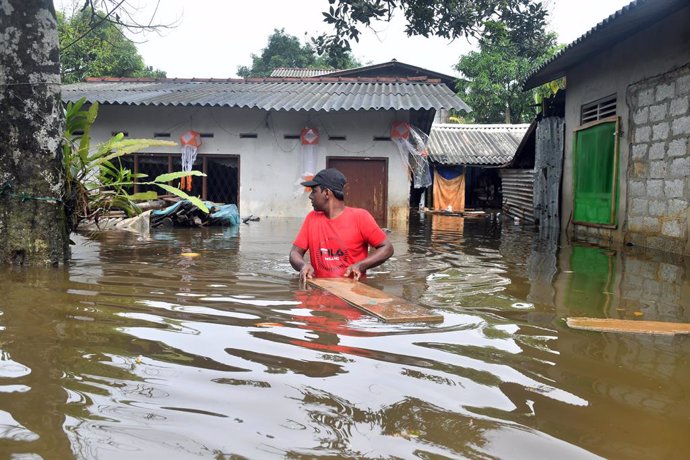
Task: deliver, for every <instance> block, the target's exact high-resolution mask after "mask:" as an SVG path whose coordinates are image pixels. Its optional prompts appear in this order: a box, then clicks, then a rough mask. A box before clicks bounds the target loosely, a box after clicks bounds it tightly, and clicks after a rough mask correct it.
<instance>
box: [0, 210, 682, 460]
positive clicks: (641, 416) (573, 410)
mask: <svg viewBox="0 0 690 460" xmlns="http://www.w3.org/2000/svg"><path fill="white" fill-rule="evenodd" d="M299 225H300V221H299V220H297V219H295V220H264V221H261V222H251V223H249V224H248V225H241V226H240V227H239V228H227V229H223V228H212V229H209V228H206V229H200V230H199V229H194V230H189V229H182V230H173V231H165V232H158V233H154V234H152V235H151V236H150V237H146V238H144V237H142V236H140V235H137V234H134V233H126V232H107V233H103V234H100V235H98V236H79V235H75V236H74V238H73V239H75V241H76V243H77V244H76V246H75V248H74V251H73V260H72V262H71V264H70V265H69V266H68V267H66V268H64V269H36V268H32V269H28V270H21V269H16V268H15V269H3V270H2V273H0V292H1V293H2V296H1V298H0V310H1V313H2V314H1V315H0V348H1V354H0V454H2V455H1V456H2V458H8V457H10V456H11V457H13V458H21V459H37V458H43V459H63V458H64V459H67V458H85V459H121V458H126V459H147V460H151V459H157V458H163V459H166V460H168V459H177V458H181V459H182V458H259V459H264V458H285V457H288V458H320V457H330V458H336V457H337V458H342V457H351V458H423V459H432V458H433V459H437V458H509V459H513V458H530V459H533V458H558V459H566V458H595V457H606V458H625V459H650V458H654V459H656V458H664V459H671V458H687V455H688V449H689V448H690V436H689V435H690V363H689V362H688V361H689V360H690V338H688V337H685V336H675V337H669V336H650V335H634V334H614V333H599V332H586V331H576V330H571V329H569V328H568V327H567V326H566V325H565V323H564V321H563V318H565V317H568V316H596V317H616V318H618V317H620V318H629V319H636V318H642V319H646V320H660V321H676V322H689V321H690V275H688V273H689V270H690V261H688V260H687V259H684V258H682V257H675V256H671V255H668V254H660V253H651V252H645V251H643V250H640V249H637V248H625V249H623V250H618V251H615V250H607V249H601V248H596V247H593V246H587V245H575V244H567V245H563V246H561V247H558V246H557V245H556V243H555V242H554V240H553V239H550V238H547V237H546V236H540V235H539V234H536V233H535V232H534V230H532V229H531V228H527V227H523V226H520V225H515V224H514V223H513V222H512V221H511V222H502V221H500V220H499V219H488V218H478V219H471V220H470V219H462V218H459V217H451V216H431V215H419V214H416V213H415V214H412V216H411V217H410V222H409V224H407V223H406V224H404V225H402V226H399V227H396V226H393V227H391V233H390V235H389V237H390V239H391V240H392V242H393V243H394V245H395V248H396V254H395V256H394V258H393V259H391V260H390V261H388V262H387V263H386V264H384V265H383V266H381V267H378V269H376V270H374V271H373V272H372V273H370V276H369V278H368V280H367V282H368V283H369V284H371V285H373V286H375V287H378V288H380V289H383V290H384V291H386V292H390V293H391V294H395V295H398V296H402V297H404V298H406V299H407V300H410V301H412V302H415V303H418V304H422V305H425V306H428V307H429V308H430V309H432V310H433V311H434V312H436V313H440V314H442V315H443V316H444V321H443V323H441V324H433V325H428V324H402V325H400V324H398V325H391V324H385V323H382V322H380V321H378V320H376V319H374V318H372V317H370V316H367V315H366V314H363V313H359V312H358V311H357V310H355V309H354V308H352V307H349V306H348V305H347V304H343V303H342V301H339V300H338V299H336V298H334V297H333V296H331V295H329V294H326V293H324V292H322V291H319V290H303V289H301V288H300V285H299V282H298V279H297V276H296V273H295V272H293V271H292V269H291V267H290V265H289V264H288V260H287V254H288V251H289V249H290V246H291V241H292V237H293V236H294V235H295V234H296V232H297V230H298V228H299ZM187 252H193V253H198V254H199V255H198V256H197V257H185V256H181V254H182V253H187Z"/></svg>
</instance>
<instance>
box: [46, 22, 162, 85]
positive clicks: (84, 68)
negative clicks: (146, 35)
mask: <svg viewBox="0 0 690 460" xmlns="http://www.w3.org/2000/svg"><path fill="white" fill-rule="evenodd" d="M105 15H106V13H103V12H100V11H96V12H91V11H88V10H81V11H77V12H76V13H74V15H73V16H71V17H65V15H64V14H63V13H61V12H58V14H57V21H58V36H59V43H60V63H61V75H62V81H63V83H74V82H77V81H82V80H84V79H85V78H86V77H153V78H160V77H165V72H163V71H161V70H154V69H152V68H151V67H147V66H146V65H145V64H144V59H143V58H142V57H141V55H140V54H139V52H138V51H137V48H136V46H135V44H134V43H133V42H132V40H130V39H129V38H127V37H126V36H125V35H124V32H123V26H122V25H120V24H116V23H113V22H109V21H106V20H105Z"/></svg>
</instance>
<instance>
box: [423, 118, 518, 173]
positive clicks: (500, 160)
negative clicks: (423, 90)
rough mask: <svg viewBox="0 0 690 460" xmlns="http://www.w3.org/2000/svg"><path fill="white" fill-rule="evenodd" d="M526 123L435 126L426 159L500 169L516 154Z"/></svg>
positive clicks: (442, 162)
mask: <svg viewBox="0 0 690 460" xmlns="http://www.w3.org/2000/svg"><path fill="white" fill-rule="evenodd" d="M528 127H529V124H519V125H459V124H435V125H433V126H432V127H431V134H430V135H429V157H430V158H431V159H432V160H433V161H435V162H437V163H441V164H452V165H488V166H499V165H502V164H504V163H507V162H508V161H510V160H511V159H512V158H513V155H515V151H516V150H517V147H518V145H520V141H521V140H522V137H523V136H524V135H525V133H526V132H527V128H528Z"/></svg>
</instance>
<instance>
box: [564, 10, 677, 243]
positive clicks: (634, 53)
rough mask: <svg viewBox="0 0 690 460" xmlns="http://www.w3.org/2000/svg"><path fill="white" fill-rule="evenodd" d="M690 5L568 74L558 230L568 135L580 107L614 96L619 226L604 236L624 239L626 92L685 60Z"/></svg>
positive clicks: (569, 183) (568, 198) (569, 199)
mask: <svg viewBox="0 0 690 460" xmlns="http://www.w3.org/2000/svg"><path fill="white" fill-rule="evenodd" d="M688 24H690V7H685V8H683V9H681V10H679V11H678V12H676V13H674V14H673V15H671V16H669V17H667V18H665V19H663V20H662V21H660V22H658V23H656V24H654V25H652V26H651V27H649V28H648V29H644V30H642V31H640V32H639V33H637V34H634V35H631V36H630V37H629V38H627V39H626V40H623V41H620V42H618V43H617V44H616V45H615V46H612V47H610V48H608V49H605V50H603V51H602V52H601V53H600V54H598V55H597V56H594V57H592V58H591V59H588V60H587V61H586V62H583V63H581V64H580V65H579V66H577V67H575V68H573V69H571V70H569V71H568V73H567V93H566V110H565V111H566V113H565V123H566V138H565V152H566V154H565V164H564V169H563V208H562V211H563V214H562V216H561V228H562V229H564V230H565V229H566V227H567V225H568V223H569V222H570V220H571V214H572V211H573V165H572V144H573V132H574V130H575V128H577V127H578V126H579V125H580V109H581V106H582V105H583V104H586V103H589V102H593V101H596V100H598V99H601V98H603V97H606V96H609V95H612V94H616V95H617V107H616V111H617V115H619V116H620V120H621V125H620V126H621V130H622V136H621V137H620V142H619V149H620V150H619V158H620V162H619V168H620V169H619V171H620V180H619V186H620V199H619V207H618V228H617V229H616V230H615V231H612V232H608V231H607V232H604V233H608V234H609V237H610V238H611V240H612V241H614V242H618V243H620V242H622V241H623V236H624V235H623V230H624V219H625V216H626V203H627V199H626V197H627V195H626V194H627V183H626V172H627V170H628V163H629V156H630V155H629V146H630V139H629V136H628V134H629V131H630V129H629V128H630V122H629V115H630V114H629V110H628V104H627V101H626V91H627V88H628V86H629V85H631V84H633V83H636V82H639V81H641V80H645V79H648V78H651V77H654V76H657V75H660V74H663V73H665V72H668V71H669V70H671V69H674V68H676V67H680V66H682V65H684V64H686V63H688V62H689V61H690V27H688Z"/></svg>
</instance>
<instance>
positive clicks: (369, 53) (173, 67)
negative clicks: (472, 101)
mask: <svg viewBox="0 0 690 460" xmlns="http://www.w3.org/2000/svg"><path fill="white" fill-rule="evenodd" d="M54 2H55V6H56V8H57V9H60V8H61V7H62V4H63V3H67V4H70V3H71V0H54ZM78 3H80V4H83V0H82V1H80V2H78ZM129 3H130V4H139V5H142V7H141V11H140V17H141V18H147V17H148V16H150V13H151V10H150V5H155V3H156V2H155V1H154V0H129ZM628 3H630V0H549V1H548V5H549V6H548V9H549V11H550V12H551V19H550V22H551V26H550V27H551V30H553V31H555V32H556V33H558V37H559V42H560V43H566V44H567V43H570V42H572V41H573V40H575V39H577V38H578V37H579V36H581V35H583V34H584V33H585V32H587V31H588V30H589V29H591V28H592V27H594V26H595V25H596V24H597V23H599V22H600V21H602V20H603V19H605V18H606V17H608V16H609V15H611V14H613V13H614V12H616V11H618V10H619V9H621V8H622V7H623V6H625V5H627V4H628ZM147 8H148V9H147ZM327 8H328V1H327V0H299V1H296V0H252V1H246V0H242V1H240V0H162V1H161V5H160V7H159V9H158V11H157V12H156V21H157V22H164V23H165V22H167V23H170V22H174V21H178V25H177V27H175V28H174V29H171V30H168V31H165V32H163V33H162V34H160V35H159V34H155V33H149V34H147V35H146V36H144V37H142V36H135V37H133V38H134V39H135V40H136V41H137V42H142V41H144V42H143V43H139V44H138V45H137V47H138V48H139V52H140V53H141V55H142V56H143V57H144V61H145V63H146V64H147V65H150V66H153V67H154V68H158V69H161V70H164V71H166V72H167V75H168V77H214V78H228V77H236V76H237V74H236V72H237V67H238V66H240V65H247V66H249V65H250V64H251V54H252V53H254V54H260V53H261V50H262V48H264V47H265V46H266V43H267V40H268V36H269V35H270V34H271V33H272V32H273V30H274V29H281V28H284V29H285V32H286V33H288V34H290V35H295V36H297V37H299V38H301V39H304V40H307V38H308V37H310V36H312V35H316V34H318V33H320V32H326V31H328V28H327V25H326V24H325V23H324V22H323V21H322V14H321V11H323V10H325V9H327ZM147 15H148V16H147ZM403 27H404V23H403V21H401V20H400V18H394V20H393V21H392V22H391V23H380V24H375V28H376V32H374V31H365V32H364V33H363V37H362V39H361V40H360V43H353V52H354V55H355V57H356V58H357V59H358V60H359V61H360V62H361V63H362V64H377V63H381V62H387V61H390V60H391V59H394V58H395V59H397V60H398V61H401V62H405V63H408V64H412V65H416V66H419V67H424V68H426V69H430V70H433V71H436V72H441V73H445V74H449V75H457V74H458V72H457V71H456V70H455V69H454V66H455V64H456V63H457V62H458V59H459V57H460V56H461V55H462V54H464V53H467V52H468V51H469V50H471V49H472V47H471V45H470V44H469V43H467V41H466V40H465V39H458V40H455V41H454V42H449V41H448V40H443V39H440V38H423V37H407V36H406V35H405V33H404V32H403Z"/></svg>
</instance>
